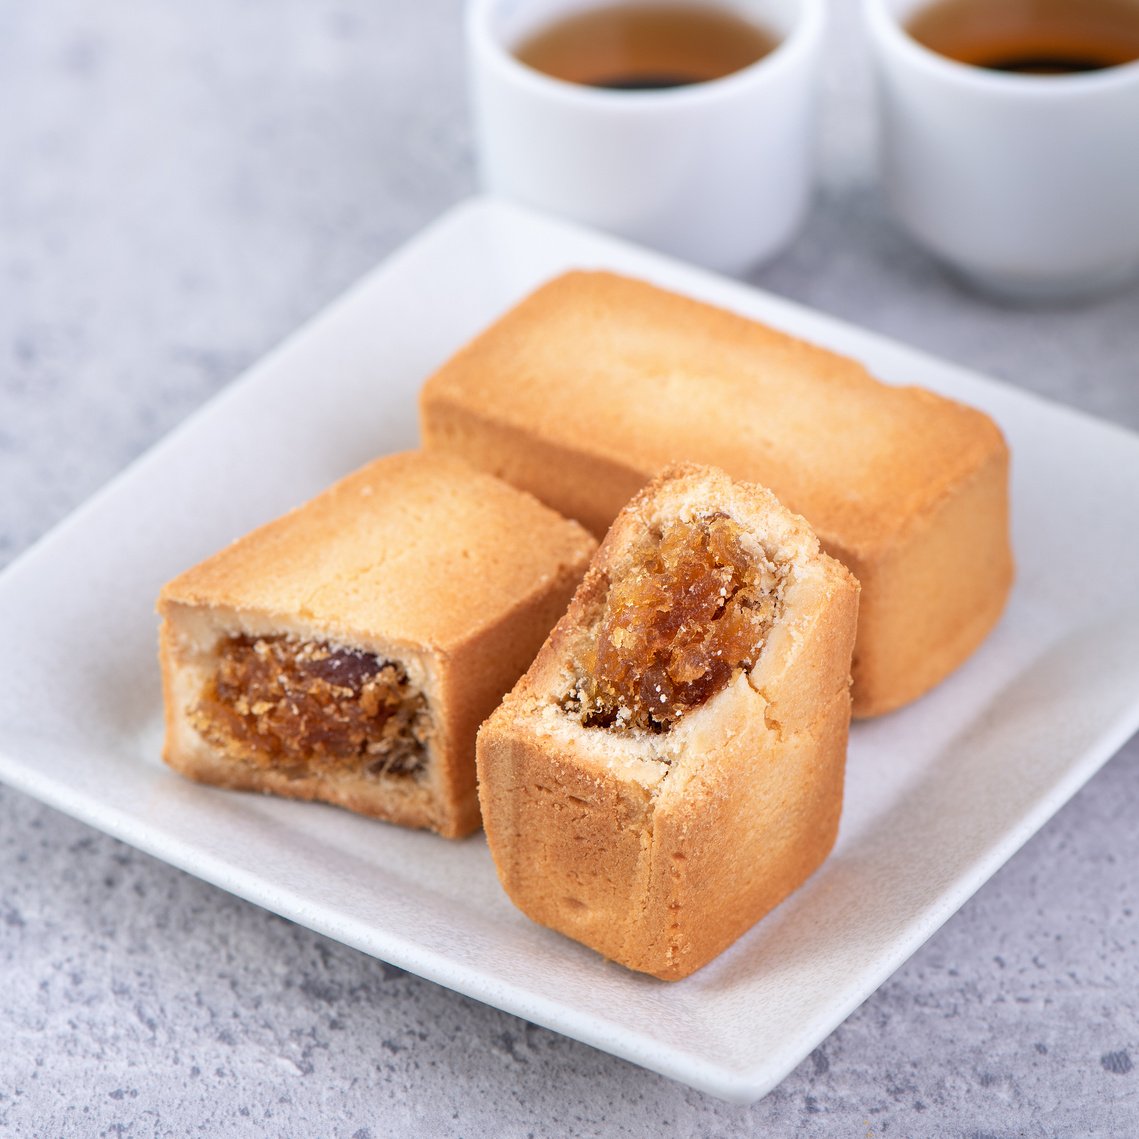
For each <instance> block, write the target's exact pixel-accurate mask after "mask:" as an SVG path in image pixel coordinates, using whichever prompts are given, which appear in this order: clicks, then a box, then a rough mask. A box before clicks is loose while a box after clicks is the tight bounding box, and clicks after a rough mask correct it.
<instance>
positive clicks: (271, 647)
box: [191, 635, 430, 776]
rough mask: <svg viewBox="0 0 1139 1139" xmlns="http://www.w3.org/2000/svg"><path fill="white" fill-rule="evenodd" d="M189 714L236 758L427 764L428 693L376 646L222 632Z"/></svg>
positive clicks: (385, 767)
mask: <svg viewBox="0 0 1139 1139" xmlns="http://www.w3.org/2000/svg"><path fill="white" fill-rule="evenodd" d="M217 656H218V667H217V672H216V673H215V675H214V677H213V679H212V680H211V681H210V682H209V684H208V685H207V687H206V690H205V692H204V693H203V695H202V699H201V702H200V703H199V704H198V706H197V707H196V708H195V709H194V710H193V712H192V713H191V720H192V722H193V724H194V727H195V728H196V729H197V730H198V732H199V733H200V734H201V735H202V736H203V737H204V738H205V739H206V740H207V741H208V742H209V743H211V744H213V745H215V746H216V747H220V748H223V749H224V750H225V751H226V752H227V753H228V754H229V755H231V756H232V757H233V758H235V759H241V760H243V761H245V762H248V763H253V764H256V765H257V766H258V767H266V768H268V767H273V768H281V769H284V770H286V771H287V772H289V773H290V774H292V775H295V776H304V775H322V774H343V773H347V772H349V771H354V772H357V773H359V774H370V775H414V774H416V773H417V772H419V771H421V770H422V769H423V768H424V766H425V765H426V762H427V737H428V733H429V730H430V723H429V717H428V711H427V700H426V698H425V697H424V696H423V693H422V692H419V691H417V690H416V689H415V688H413V687H412V686H411V684H410V682H409V681H408V678H407V673H406V672H404V670H403V669H402V668H401V667H400V666H399V665H397V664H394V663H392V662H391V661H385V660H381V659H380V658H379V657H377V656H375V655H374V654H373V653H366V652H359V651H356V650H354V649H341V648H333V647H332V646H330V645H327V644H321V643H319V642H315V641H300V640H297V639H295V638H292V637H284V636H271V637H251V636H244V635H242V636H232V637H227V638H226V639H225V640H224V641H222V643H221V644H220V645H219V646H218V650H217Z"/></svg>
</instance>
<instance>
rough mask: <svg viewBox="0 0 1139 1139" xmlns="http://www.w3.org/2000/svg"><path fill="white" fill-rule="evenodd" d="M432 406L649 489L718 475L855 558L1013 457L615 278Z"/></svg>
mask: <svg viewBox="0 0 1139 1139" xmlns="http://www.w3.org/2000/svg"><path fill="white" fill-rule="evenodd" d="M423 401H424V404H425V406H427V405H430V404H432V403H433V402H437V403H439V404H446V403H449V402H457V403H460V404H461V405H462V406H464V407H465V408H466V409H467V410H468V411H469V412H472V413H474V414H476V415H485V416H487V417H488V418H489V419H492V420H494V421H497V422H505V423H507V424H509V425H510V426H512V427H516V428H519V429H522V430H524V431H528V432H535V433H537V434H538V435H540V436H542V437H544V438H547V439H550V440H553V441H555V442H559V443H564V444H566V445H567V446H570V447H583V448H584V449H586V450H587V451H588V452H589V453H591V454H595V455H598V456H601V457H604V458H607V459H610V460H612V461H614V462H616V463H619V464H623V465H625V466H629V467H632V468H634V469H638V470H642V471H644V472H646V474H648V473H652V472H655V471H657V470H659V469H660V468H662V467H663V466H665V465H666V464H667V463H670V462H677V461H694V462H702V463H710V464H713V465H715V466H719V467H722V468H724V469H725V470H727V471H728V472H729V473H730V474H731V475H732V476H733V477H734V478H740V479H746V480H748V481H754V482H758V483H761V484H763V485H765V486H768V487H770V488H771V489H772V490H773V491H774V492H775V493H776V494H777V495H778V496H779V498H780V500H781V501H782V502H783V503H784V504H785V505H787V506H788V507H790V508H791V509H792V510H794V511H795V512H796V513H799V514H802V515H805V516H806V517H807V518H809V519H810V521H811V524H812V526H813V527H814V528H815V529H816V530H817V531H819V533H820V534H821V535H822V536H823V537H824V538H825V539H828V540H829V539H831V538H832V536H834V535H837V534H841V536H842V545H843V547H844V549H847V550H850V551H852V552H853V551H856V550H858V549H861V548H863V547H864V546H872V545H875V544H877V543H880V542H881V541H883V540H885V539H888V538H889V537H891V536H892V535H894V534H896V533H898V532H899V531H901V530H903V529H904V528H905V527H906V526H907V525H908V524H909V522H910V521H911V520H912V519H913V518H914V517H916V516H917V515H919V514H921V513H922V512H924V511H925V510H927V509H929V508H930V507H931V506H932V505H933V504H934V503H936V502H937V501H938V500H939V499H940V498H941V497H942V496H943V495H945V494H946V493H947V492H948V491H949V490H951V489H952V488H953V487H954V486H955V485H956V484H958V483H959V482H960V481H961V480H963V479H964V478H967V477H968V476H969V475H970V473H972V472H973V471H975V470H976V469H977V468H978V467H979V466H980V465H981V464H982V463H984V462H985V461H986V459H987V458H989V457H990V456H992V455H993V454H994V453H995V452H1003V451H1004V446H1005V445H1004V441H1003V439H1002V437H1001V434H1000V431H999V430H998V429H997V427H996V425H995V424H994V423H993V422H992V420H990V419H989V418H988V417H987V416H986V415H984V414H983V413H981V412H979V411H977V410H975V409H973V408H969V407H966V406H964V405H962V404H959V403H956V402H954V401H952V400H949V399H945V398H943V397H941V396H938V395H935V394H934V393H932V392H929V391H925V390H924V389H921V388H915V387H894V386H890V385H887V384H884V383H880V382H879V381H877V380H875V379H874V378H873V377H871V376H870V374H869V373H868V372H867V371H866V369H865V368H864V367H863V366H862V365H861V364H859V363H857V362H856V361H854V360H851V359H848V358H846V357H844V356H840V355H838V354H836V353H833V352H830V351H827V350H826V349H823V348H819V347H816V346H814V345H811V344H808V343H805V342H804V341H801V340H796V339H794V338H793V337H790V336H787V335H786V334H784V333H782V332H777V331H775V330H774V329H771V328H768V327H766V326H764V325H762V324H758V323H756V322H754V321H751V320H747V319H745V318H743V317H741V316H738V315H735V314H733V313H730V312H726V311H724V310H722V309H719V308H715V307H713V306H711V305H707V304H703V303H701V302H699V301H695V300H691V299H689V298H686V297H682V296H679V295H677V294H674V293H670V292H667V291H665V290H663V289H659V288H656V287H654V286H652V285H649V284H646V283H644V282H642V281H637V280H632V279H629V278H625V277H621V276H618V275H616V274H613V273H607V272H571V273H567V274H565V275H563V276H561V277H558V278H556V279H555V280H553V281H551V282H549V283H548V284H546V285H545V286H543V287H542V288H540V289H538V290H537V292H535V293H533V294H532V295H531V296H529V297H528V298H527V299H525V300H524V301H522V303H520V304H519V305H518V306H517V307H515V308H514V309H513V310H511V311H510V312H508V313H507V314H506V315H505V316H504V317H503V318H502V319H501V320H499V321H498V322H497V323H496V324H494V325H492V326H491V327H490V328H489V329H487V330H486V331H485V332H484V333H483V334H482V335H480V336H479V337H477V338H476V339H475V340H474V341H472V342H471V343H470V344H469V345H468V346H467V347H465V348H464V349H463V350H461V351H460V352H459V353H458V354H457V355H455V356H454V357H453V358H452V359H451V360H450V361H449V362H448V363H447V364H445V365H444V366H443V367H442V368H441V369H440V370H439V371H438V372H437V373H436V374H435V375H434V376H433V377H432V378H431V379H429V380H428V382H427V384H426V386H425V388H424V391H423Z"/></svg>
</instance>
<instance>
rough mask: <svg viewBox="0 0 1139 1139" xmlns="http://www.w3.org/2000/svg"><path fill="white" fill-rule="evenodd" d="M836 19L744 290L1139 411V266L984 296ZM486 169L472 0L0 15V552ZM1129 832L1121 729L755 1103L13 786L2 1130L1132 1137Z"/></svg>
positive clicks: (115, 5)
mask: <svg viewBox="0 0 1139 1139" xmlns="http://www.w3.org/2000/svg"><path fill="white" fill-rule="evenodd" d="M835 7H836V9H837V11H836V15H837V16H838V20H837V23H836V28H835V32H834V35H833V36H832V42H831V45H830V53H829V55H828V71H827V99H826V106H825V111H826V120H825V129H824V136H823V161H822V172H821V185H820V191H819V195H818V202H817V206H816V208H815V209H814V211H813V213H812V215H811V217H810V219H809V222H808V224H807V227H806V228H805V230H804V232H803V234H802V236H801V238H800V239H799V240H798V242H797V243H796V244H795V245H794V247H793V248H792V249H791V250H790V251H789V252H788V253H787V254H786V255H785V256H784V257H783V258H782V259H781V260H780V261H779V262H778V263H776V264H775V265H773V266H771V267H769V268H767V269H766V270H764V271H762V272H760V273H758V274H757V275H756V276H755V278H754V279H755V281H756V282H757V283H758V284H760V285H762V286H764V287H766V288H769V289H772V290H774V291H776V292H778V293H782V294H785V295H787V296H790V297H794V298H796V299H799V300H802V301H804V302H806V303H808V304H811V305H814V306H817V307H818V308H820V309H823V310H826V311H828V312H832V313H835V314H837V315H839V316H842V317H845V318H848V319H850V320H852V321H855V322H858V323H860V324H863V325H866V326H868V327H871V328H875V329H878V330H880V331H882V332H886V333H889V334H890V335H893V336H896V337H898V338H900V339H902V340H904V341H907V342H909V343H911V344H915V345H918V346H920V347H922V348H925V349H928V350H929V351H931V352H934V353H937V354H939V355H942V356H945V357H948V358H950V359H953V360H955V361H958V362H960V363H963V364H967V365H970V366H973V367H976V368H978V369H980V370H982V371H984V372H987V373H989V374H992V375H995V376H998V377H1000V378H1002V379H1005V380H1008V381H1010V382H1012V383H1016V384H1020V385H1023V386H1024V387H1026V388H1031V389H1033V390H1035V391H1038V392H1041V393H1044V394H1046V395H1049V396H1053V397H1055V398H1058V399H1060V400H1063V401H1065V402H1067V403H1070V404H1074V405H1077V406H1079V407H1082V408H1084V409H1086V410H1088V411H1090V412H1093V413H1095V414H1097V415H1100V416H1105V417H1108V418H1111V419H1114V420H1115V421H1117V422H1119V423H1123V424H1126V425H1128V426H1130V427H1132V428H1137V427H1139V290H1136V289H1134V288H1132V289H1131V290H1129V291H1127V292H1125V293H1121V294H1116V295H1115V296H1113V297H1109V298H1105V299H1103V300H1100V301H1098V302H1095V303H1089V304H1086V305H1082V306H1077V307H1069V308H1064V307H1057V308H1053V309H1049V310H1018V309H1009V308H1002V307H996V306H994V305H992V304H990V303H988V302H986V301H984V300H982V299H980V298H977V297H975V296H972V295H970V294H969V293H966V292H963V291H961V290H960V289H959V288H958V287H957V286H956V284H955V283H954V282H953V281H952V280H950V279H949V278H948V277H947V276H945V275H944V274H943V273H942V272H941V271H940V270H939V269H938V268H937V266H936V265H934V264H933V263H932V262H931V261H930V260H929V259H928V258H927V257H926V256H925V255H924V254H923V253H921V252H920V251H918V250H916V249H915V248H914V247H913V246H911V245H910V244H909V243H908V242H907V241H906V240H905V239H904V238H903V237H902V236H900V235H899V234H898V233H897V232H896V231H895V230H894V228H893V227H892V225H891V223H890V220H889V218H888V216H887V213H886V210H885V208H884V205H883V203H882V200H881V198H880V196H879V193H878V191H877V189H876V187H875V184H874V172H873V158H872V155H873V121H872V115H871V108H870V102H869V90H868V83H867V77H866V71H865V63H864V59H863V48H862V44H861V40H860V38H859V36H858V33H857V28H856V21H855V19H854V16H853V6H852V5H851V4H849V3H847V2H846V0H842V3H836V4H835ZM473 188H474V183H473V173H472V161H471V154H470V141H469V132H468V127H467V122H466V117H465V104H464V93H463V83H462V68H461V43H460V34H459V13H458V5H457V3H456V2H455V0H420V2H417V3H412V2H411V0H405V2H397V0H372V2H371V3H369V2H367V0H274V2H269V0H163V2H162V3H150V4H142V3H138V2H137V0H133V2H132V0H101V2H100V3H98V4H91V3H88V2H85V0H37V2H36V3H22V4H21V3H19V2H18V0H0V563H4V562H7V561H9V560H10V559H12V558H13V557H15V556H16V555H17V554H18V553H19V552H20V551H21V550H23V549H24V548H25V547H26V546H28V545H29V544H30V543H31V542H32V541H34V540H35V539H36V538H37V537H38V536H39V535H41V534H43V533H44V532H45V531H47V530H48V529H49V528H50V527H51V526H52V525H53V524H54V523H55V522H57V521H59V520H60V519H61V518H63V517H64V516H65V515H66V514H67V513H68V512H69V511H70V510H72V509H73V508H74V507H75V506H77V505H78V504H79V503H81V502H82V501H83V500H84V499H85V498H86V497H87V496H88V495H90V494H91V493H92V492H93V491H94V490H96V489H97V488H98V487H99V486H100V485H101V484H102V483H104V482H105V481H106V480H107V479H108V478H109V477H110V476H111V475H113V474H114V473H115V472H116V471H118V470H119V469H121V468H122V467H123V466H124V465H125V464H126V463H127V462H128V461H129V460H130V459H131V458H133V457H134V456H135V455H137V454H139V453H140V452H141V451H143V450H144V449H146V448H147V447H148V446H149V445H150V444H152V443H153V442H154V441H155V440H156V439H158V438H159V437H160V436H161V435H162V434H163V433H164V432H165V431H167V430H168V429H169V428H170V427H172V426H173V425H174V424H176V423H177V422H179V421H180V420H181V419H182V418H183V417H184V416H185V415H186V414H187V413H188V412H190V411H192V410H193V409H194V408H195V407H197V406H199V405H200V404H202V403H203V402H204V401H205V400H207V399H208V398H209V397H210V396H211V395H212V394H214V393H215V392H216V391H218V390H219V389H220V388H221V387H223V386H224V385H225V384H226V382H227V381H228V380H230V379H231V378H232V377H233V376H234V375H236V374H237V373H238V372H239V371H240V370H241V369H242V368H243V367H244V366H245V365H247V364H249V363H251V362H252V361H254V360H256V359H257V358H258V357H259V356H260V355H261V354H262V353H264V352H265V351H266V350H267V349H268V348H270V347H271V346H273V345H274V344H275V343H276V342H277V341H278V340H280V338H281V337H282V336H284V335H285V334H286V333H287V332H288V331H289V330H290V329H292V328H293V327H294V326H295V325H296V324H297V323H298V322H299V321H301V320H302V319H303V318H304V317H306V316H308V315H309V314H311V313H313V312H315V311H317V310H319V309H320V308H321V307H322V306H323V305H324V304H325V303H326V302H327V301H329V300H330V299H331V298H332V297H334V296H335V295H336V294H337V293H338V292H339V291H340V290H341V289H342V288H343V287H344V286H346V285H347V284H349V283H350V282H351V281H352V280H353V279H354V278H355V277H357V276H358V275H359V274H361V273H362V272H364V271H365V270H366V269H368V268H369V267H370V266H372V265H374V264H375V263H376V262H377V261H378V260H380V259H381V258H383V257H384V256H385V255H386V254H387V253H388V252H389V251H391V250H392V249H393V248H395V247H396V246H397V245H398V244H399V243H400V242H402V241H403V240H404V239H406V238H408V237H409V236H411V235H412V234H413V233H415V232H416V231H417V230H418V229H419V228H420V227H421V226H422V225H424V224H425V223H426V222H428V221H430V220H431V219H432V218H433V217H435V216H436V215H437V214H438V213H439V212H440V211H442V210H443V209H444V208H445V207H447V206H448V205H450V204H452V203H454V202H456V201H458V200H460V199H461V198H463V197H464V196H466V195H467V194H469V193H470V192H471V191H472V190H473ZM1136 522H1137V523H1139V519H1137V520H1136ZM80 651H81V650H80ZM1136 818H1139V742H1137V741H1136V740H1134V739H1133V740H1132V741H1131V742H1130V744H1128V745H1127V747H1125V748H1124V749H1123V751H1122V752H1121V753H1120V754H1119V755H1118V756H1117V757H1116V758H1115V759H1114V760H1113V761H1112V762H1111V763H1110V764H1109V765H1108V766H1107V767H1106V768H1105V769H1104V771H1103V772H1102V773H1101V774H1100V775H1099V776H1097V777H1096V778H1095V779H1094V780H1093V781H1092V782H1091V783H1090V784H1089V785H1088V786H1087V787H1086V788H1085V789H1084V790H1083V791H1082V792H1081V793H1080V794H1078V795H1077V796H1076V798H1075V799H1074V800H1073V801H1072V802H1071V804H1070V805H1069V806H1067V807H1066V808H1065V809H1064V810H1063V811H1062V812H1061V813H1060V814H1059V815H1058V816H1057V817H1056V818H1055V819H1053V821H1052V822H1051V823H1049V824H1048V825H1047V826H1046V827H1045V828H1044V830H1043V831H1042V832H1041V833H1040V834H1039V835H1038V836H1037V837H1035V838H1034V839H1033V840H1032V841H1030V842H1029V844H1028V845H1027V846H1026V847H1025V848H1024V849H1023V850H1022V851H1021V852H1020V853H1019V854H1018V855H1017V856H1016V857H1015V858H1014V859H1013V860H1012V861H1011V862H1010V863H1009V864H1008V865H1007V866H1006V867H1005V868H1004V869H1003V870H1002V871H1001V872H1000V873H998V874H997V875H996V877H995V878H994V879H993V880H992V881H991V882H990V883H989V884H988V885H987V886H985V887H984V888H983V889H982V890H981V891H980V893H979V894H978V895H977V896H976V897H975V898H974V899H973V900H972V901H971V902H970V903H969V904H968V905H966V906H965V907H964V909H963V910H962V911H961V912H960V913H959V914H957V915H956V916H955V917H954V918H953V919H952V920H950V921H949V922H948V924H947V925H946V926H945V927H944V928H943V929H942V930H941V931H940V932H939V933H938V934H937V935H936V936H935V937H934V938H933V939H932V940H931V941H930V942H929V943H928V944H927V945H926V946H925V948H924V949H922V950H921V951H920V952H919V953H918V954H917V955H916V956H915V957H914V958H913V959H912V960H911V961H910V962H909V963H908V964H907V965H906V966H905V967H904V968H903V969H901V970H900V971H899V972H898V973H897V975H896V976H894V977H893V978H892V979H891V980H890V981H889V982H888V983H887V984H886V985H884V986H883V988H882V989H881V990H880V991H879V992H878V993H876V994H875V995H874V996H873V997H872V998H871V999H870V1000H868V1001H867V1002H866V1004H865V1005H864V1006H863V1007H862V1008H860V1009H859V1010H858V1011H857V1012H855V1013H854V1015H852V1016H851V1017H850V1019H849V1020H848V1021H847V1022H846V1023H845V1024H843V1025H842V1026H841V1027H840V1028H839V1029H838V1030H837V1031H836V1032H835V1033H834V1034H833V1035H832V1036H831V1037H830V1038H829V1039H827V1040H826V1041H825V1042H824V1043H823V1044H822V1045H821V1046H820V1047H819V1048H818V1050H817V1051H816V1052H815V1053H814V1054H813V1055H812V1056H811V1057H810V1058H809V1059H808V1060H807V1061H805V1062H804V1063H803V1064H802V1065H801V1066H800V1067H799V1068H798V1070H796V1071H795V1072H794V1073H793V1074H792V1075H791V1076H790V1077H789V1078H788V1079H787V1080H786V1081H785V1082H784V1083H783V1084H782V1085H781V1086H780V1087H779V1088H778V1089H777V1090H776V1091H774V1092H773V1093H772V1094H771V1095H769V1096H768V1097H767V1098H766V1099H765V1100H763V1101H761V1102H760V1103H759V1104H757V1105H755V1106H753V1107H751V1108H746V1109H744V1108H737V1107H729V1106H727V1105H724V1104H722V1103H719V1102H717V1101H715V1100H712V1099H709V1098H707V1097H704V1096H702V1095H700V1094H698V1093H696V1092H694V1091H691V1090H689V1089H686V1088H684V1087H682V1086H680V1085H677V1084H674V1083H671V1082H669V1081H667V1080H665V1079H662V1078H660V1077H657V1076H655V1075H652V1074H649V1073H646V1072H643V1071H641V1070H638V1069H636V1068H634V1067H632V1066H631V1065H628V1064H626V1063H623V1062H621V1061H618V1060H614V1059H612V1058H610V1057H609V1056H606V1055H604V1054H602V1053H600V1052H596V1051H594V1050H592V1049H590V1048H587V1047H585V1046H583V1045H580V1044H577V1043H575V1042H573V1041H570V1040H567V1039H565V1038H562V1037H560V1036H558V1035H556V1034H554V1033H551V1032H548V1031H546V1030H544V1029H540V1028H536V1027H534V1026H532V1025H528V1024H525V1023H523V1022H521V1021H519V1020H517V1019H515V1018H513V1017H510V1016H507V1015H505V1014H503V1013H500V1012H498V1011H496V1010H494V1009H490V1008H487V1007H484V1006H482V1005H479V1004H477V1003H475V1002H473V1001H471V1000H468V999H466V998H463V997H460V996H457V995H455V994H453V993H451V992H448V991H446V990H444V989H440V988H438V987H436V986H434V985H432V984H430V983H428V982H425V981H421V980H419V979H417V978H415V977H413V976H410V975H407V974H403V973H401V972H399V971H398V970H395V969H392V968H390V967H387V966H385V965H383V964H382V963H380V962H378V961H375V960H372V959H369V958H367V957H364V956H362V955H360V954H358V953H356V952H354V951H352V950H349V949H346V948H344V947H343V946H340V945H337V944H335V943H333V942H330V941H327V940H325V939H323V938H321V937H318V936H316V935H314V934H312V933H309V932H307V931H306V930H304V929H301V928H298V927H296V926H294V925H291V924H289V923H287V922H285V921H282V920H281V919H279V918H277V917H274V916H272V915H270V914H267V913H265V912H263V911H261V910H258V909H257V908H255V907H253V906H250V905H247V904H245V903H243V902H240V901H238V900H236V899H234V898H232V897H230V896H228V895H226V894H224V893H222V892H220V891H219V890H216V889H214V888H212V887H210V886H206V885H204V884H203V883H201V882H199V881H196V880H195V879H193V878H190V877H188V876H186V875H184V874H182V873H180V872H178V871H176V870H173V869H170V868H169V867H167V866H165V865H163V864H161V863H158V862H156V861H154V860H153V859H151V858H149V857H147V856H145V855H142V854H139V853H137V852H136V851H133V850H131V849H129V848H127V847H124V846H122V845H121V844H119V843H117V842H114V841H112V840H111V839H109V838H106V837H104V836H103V835H101V834H99V833H97V832H94V831H92V830H90V829H88V828H86V827H84V826H83V825H81V824H79V823H77V822H74V821H72V820H71V819H68V818H66V817H64V816H62V815H60V814H57V813H55V812H53V811H51V810H48V809H47V808H44V807H41V806H40V805H38V804H37V803H35V802H33V801H32V800H30V799H28V798H25V797H24V796H22V795H20V794H18V793H15V792H13V791H11V790H7V789H2V788H0V1132H2V1133H6V1134H13V1135H29V1136H33V1135H34V1136H49V1135H69V1136H70V1135H81V1136H87V1135H91V1136H96V1135H117V1136H126V1135H130V1136H149V1135H162V1136H167V1135H169V1136H181V1135H196V1134H208V1135H234V1136H247V1135H248V1136H254V1135H256V1136H262V1135H281V1136H309V1135H321V1136H325V1135H327V1136H355V1137H357V1139H359V1137H363V1136H372V1137H374V1139H378V1137H379V1136H385V1135H446V1136H451V1135H454V1136H478V1135H488V1136H489V1135H495V1136H497V1135H506V1136H528V1135H538V1136H541V1135H656V1134H661V1135H700V1136H705V1135H707V1136H713V1135H737V1134H740V1135H742V1134H765V1135H796V1136H830V1135H839V1136H849V1137H855V1139H869V1137H870V1136H874V1137H881V1136H961V1137H981V1136H1000V1137H1011V1136H1053V1135H1056V1136H1130V1135H1136V1134H1139V1071H1136V1068H1135V1065H1136V1064H1139V952H1137V940H1139V896H1137V893H1139V892H1137V890H1136V885H1135V867H1136V865H1137V863H1139V826H1137V825H1136V821H1135V820H1136Z"/></svg>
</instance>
